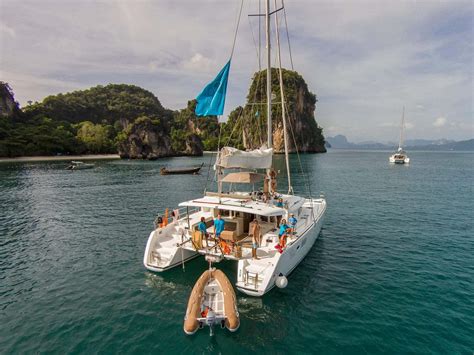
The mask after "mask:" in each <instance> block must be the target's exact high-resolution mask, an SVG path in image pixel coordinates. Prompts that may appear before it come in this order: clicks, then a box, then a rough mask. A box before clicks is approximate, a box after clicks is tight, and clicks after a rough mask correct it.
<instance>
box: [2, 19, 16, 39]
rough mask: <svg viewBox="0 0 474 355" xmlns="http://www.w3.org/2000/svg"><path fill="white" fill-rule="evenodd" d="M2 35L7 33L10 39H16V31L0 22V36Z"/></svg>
mask: <svg viewBox="0 0 474 355" xmlns="http://www.w3.org/2000/svg"><path fill="white" fill-rule="evenodd" d="M1 33H5V34H6V35H8V36H10V37H16V32H15V30H14V29H13V28H11V27H9V26H8V25H6V24H5V23H3V22H0V36H1Z"/></svg>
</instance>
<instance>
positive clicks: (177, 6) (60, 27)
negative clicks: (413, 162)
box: [0, 0, 474, 142]
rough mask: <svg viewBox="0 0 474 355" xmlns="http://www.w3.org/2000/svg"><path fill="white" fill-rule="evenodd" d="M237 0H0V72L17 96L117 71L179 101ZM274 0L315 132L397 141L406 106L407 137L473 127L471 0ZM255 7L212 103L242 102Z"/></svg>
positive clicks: (223, 33) (469, 131) (223, 35)
mask: <svg viewBox="0 0 474 355" xmlns="http://www.w3.org/2000/svg"><path fill="white" fill-rule="evenodd" d="M277 1H278V3H280V2H281V0H277ZM271 3H272V7H274V0H271ZM240 4H241V0H219V1H217V0H215V1H206V0H199V1H197V0H174V1H173V0H169V1H168V0H150V1H144V0H103V1H91V0H35V1H34V0H0V80H2V81H6V82H8V83H9V84H10V86H11V87H12V88H13V91H14V92H15V97H16V99H17V100H18V101H19V102H20V104H21V105H26V104H27V101H29V100H32V101H41V100H42V99H43V98H45V97H46V96H48V95H53V94H57V93H61V92H63V93H64V92H69V91H73V90H78V89H86V88H89V87H91V86H95V85H106V84H108V83H127V84H134V85H138V86H140V87H143V88H145V89H147V90H149V91H151V92H153V93H154V94H155V95H156V96H157V97H158V99H159V100H160V102H161V103H162V105H163V106H165V107H167V108H170V109H180V108H184V107H185V106H186V104H187V101H188V100H190V99H193V98H195V97H196V96H197V94H199V92H200V91H201V89H202V88H203V87H204V86H205V85H206V84H207V83H208V82H209V81H211V80H212V79H213V78H214V76H215V75H216V74H217V73H218V72H219V71H220V69H221V68H222V67H223V66H224V65H225V63H226V62H227V60H228V59H229V56H230V52H231V47H232V41H233V36H234V31H235V27H236V22H237V18H238V12H239V8H240ZM261 6H262V8H263V6H264V5H263V3H262V5H261ZM285 8H286V13H287V22H288V28H289V36H290V41H291V50H292V56H293V63H294V69H295V70H296V71H298V72H299V73H300V74H301V75H302V76H303V78H304V79H305V80H306V82H307V84H308V87H309V89H310V90H311V91H312V92H313V93H315V94H316V95H317V97H318V103H317V107H316V113H315V115H316V121H317V122H318V124H319V125H320V126H322V127H323V133H324V134H325V135H326V136H333V135H336V134H343V135H346V136H347V137H348V139H349V140H350V141H352V142H361V141H379V142H388V141H397V140H398V136H399V126H400V120H401V115H402V109H403V107H405V119H406V132H405V133H406V138H407V139H415V138H424V139H440V138H448V139H454V140H463V139H470V138H474V113H473V112H474V109H473V106H474V104H473V102H474V85H473V72H474V59H473V58H474V57H473V54H474V49H473V48H474V44H473V43H474V2H473V1H456V0H453V1H395V0H390V1H388V0H377V1H367V0H360V1H359V0H358V1H356V0H352V1H349V0H344V1H342V0H332V1H319V0H311V1H310V0H286V1H285ZM257 12H258V1H257V0H244V3H243V11H242V17H241V21H240V26H239V31H238V33H237V41H236V45H235V51H234V55H233V58H232V66H231V72H230V77H229V87H228V90H227V101H226V112H225V114H227V113H229V112H230V111H231V110H232V109H233V108H235V107H236V106H238V105H243V104H244V103H245V97H246V95H247V91H248V87H249V84H250V80H251V77H252V75H253V73H254V72H255V71H256V70H258V59H257V47H256V45H255V43H258V18H257V17H248V16H247V15H248V14H255V13H257ZM280 14H281V12H280ZM280 20H281V18H280ZM272 21H274V20H272ZM282 24H283V23H282ZM274 31H275V27H274V23H273V22H272V32H274ZM280 32H281V33H280V36H281V41H282V44H281V47H282V60H283V66H284V67H286V68H291V65H290V61H289V55H288V53H289V51H288V44H287V41H286V32H285V28H284V27H281V28H280ZM262 36H263V31H262ZM262 40H264V37H262ZM272 46H273V47H275V43H272ZM275 58H276V57H275V52H273V54H272V63H273V65H275V64H276V62H275ZM223 119H224V120H225V115H224V117H223Z"/></svg>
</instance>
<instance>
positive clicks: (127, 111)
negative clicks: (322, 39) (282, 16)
mask: <svg viewBox="0 0 474 355" xmlns="http://www.w3.org/2000/svg"><path fill="white" fill-rule="evenodd" d="M273 71H274V73H273V78H274V79H273V82H272V87H273V92H274V95H275V102H280V100H281V99H280V91H279V87H278V75H277V71H276V70H275V69H273ZM265 75H266V72H265V71H262V72H259V73H256V74H255V75H254V78H253V81H252V84H251V87H250V90H249V94H248V96H247V103H246V105H245V106H244V107H237V108H236V109H234V110H233V111H232V112H231V114H230V115H229V117H228V120H227V122H226V123H223V124H222V127H219V123H218V121H217V117H215V116H212V117H197V116H196V115H195V113H194V110H195V107H196V101H195V100H190V101H188V104H187V106H186V108H183V109H181V110H176V111H172V110H169V109H166V108H164V107H163V106H162V105H161V103H160V101H159V100H158V98H157V97H156V96H155V95H154V94H153V93H151V92H149V91H147V90H144V89H142V88H140V87H137V86H134V85H125V84H110V85H106V86H101V85H99V86H96V87H93V88H90V89H87V90H78V91H74V92H70V93H66V94H58V95H52V96H48V97H46V98H45V99H44V100H43V101H42V102H35V103H30V104H29V105H27V106H26V107H23V108H22V109H20V107H19V105H18V103H17V102H16V101H15V100H14V95H13V91H12V90H11V88H10V87H9V86H8V84H7V83H4V82H0V156H7V157H15V156H34V155H57V154H71V155H74V154H99V153H118V154H120V156H121V157H123V158H144V159H155V158H159V157H164V156H177V155H201V154H202V152H203V150H216V149H217V148H218V144H219V132H220V131H221V142H220V144H221V146H222V145H229V144H230V145H232V146H235V147H238V148H241V149H252V148H256V147H259V146H260V145H261V144H262V143H263V142H265V141H266V127H265V124H266V123H265V122H266V111H265V95H264V93H265V85H266V76H265ZM283 78H284V83H285V90H286V92H285V96H286V99H287V105H288V109H289V112H290V114H289V120H290V123H291V126H292V127H294V128H293V132H292V133H293V135H294V136H295V138H296V141H297V146H298V149H299V150H300V151H303V152H324V151H325V149H324V137H323V136H322V130H321V128H319V127H318V125H317V123H316V121H315V119H314V109H315V104H316V101H317V100H316V96H315V95H314V94H312V93H311V92H309V90H308V87H307V85H306V83H305V82H304V80H303V78H302V77H301V76H300V75H299V74H298V73H296V72H293V71H289V70H284V72H283ZM272 114H273V117H274V120H273V132H274V133H273V140H274V145H275V151H276V152H282V151H283V138H282V137H283V135H282V132H283V131H282V119H281V106H280V105H274V106H273V113H272ZM290 141H293V140H292V139H290ZM290 150H291V151H294V150H295V149H294V145H293V144H291V147H290Z"/></svg>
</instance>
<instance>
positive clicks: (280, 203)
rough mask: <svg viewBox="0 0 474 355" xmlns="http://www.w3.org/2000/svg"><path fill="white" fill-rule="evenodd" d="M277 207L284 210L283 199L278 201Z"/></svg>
mask: <svg viewBox="0 0 474 355" xmlns="http://www.w3.org/2000/svg"><path fill="white" fill-rule="evenodd" d="M276 206H277V207H281V208H283V199H282V198H281V197H280V198H279V199H278V201H277V203H276Z"/></svg>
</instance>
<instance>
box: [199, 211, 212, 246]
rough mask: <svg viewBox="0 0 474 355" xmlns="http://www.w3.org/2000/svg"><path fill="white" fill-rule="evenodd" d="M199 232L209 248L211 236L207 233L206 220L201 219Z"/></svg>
mask: <svg viewBox="0 0 474 355" xmlns="http://www.w3.org/2000/svg"><path fill="white" fill-rule="evenodd" d="M198 230H199V231H200V232H201V238H202V237H204V238H205V239H206V247H208V246H209V243H208V241H207V237H208V236H209V233H207V226H206V218H204V217H201V222H199V224H198Z"/></svg>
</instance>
